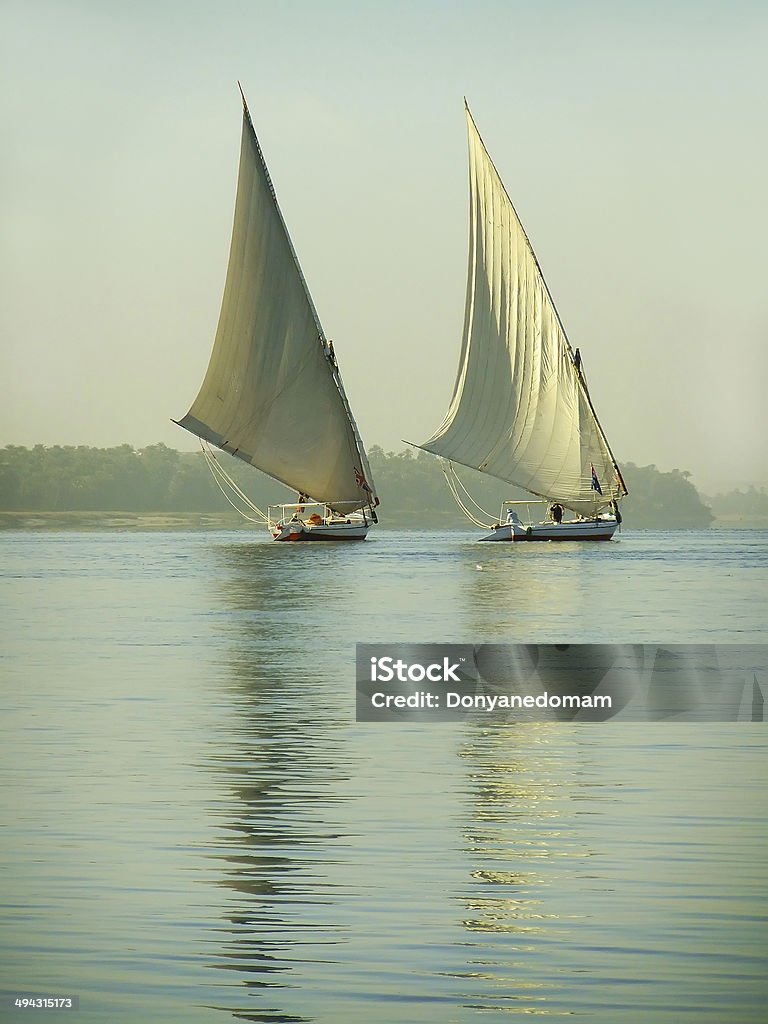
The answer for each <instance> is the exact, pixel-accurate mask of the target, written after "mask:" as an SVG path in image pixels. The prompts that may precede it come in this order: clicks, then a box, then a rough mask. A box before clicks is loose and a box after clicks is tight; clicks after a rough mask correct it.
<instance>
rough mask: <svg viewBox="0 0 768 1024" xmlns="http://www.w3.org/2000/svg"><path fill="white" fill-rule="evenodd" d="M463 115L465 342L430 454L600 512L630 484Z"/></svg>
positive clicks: (533, 263) (471, 126)
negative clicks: (466, 164) (466, 260)
mask: <svg viewBox="0 0 768 1024" xmlns="http://www.w3.org/2000/svg"><path fill="white" fill-rule="evenodd" d="M466 114H467V130H468V135H469V185H470V243H469V274H468V281H467V299H466V310H465V318H464V336H463V341H462V350H461V357H460V362H459V371H458V375H457V378H456V384H455V387H454V393H453V398H452V400H451V404H450V408H449V410H448V413H447V415H446V417H445V420H444V421H443V423H442V425H441V426H440V427H439V429H438V430H437V431H436V433H435V434H434V435H433V436H432V437H431V438H430V439H429V440H428V441H427V442H426V443H425V444H424V445H423V446H422V447H423V448H425V449H426V450H427V451H430V452H433V453H434V454H435V455H440V456H442V457H443V458H446V459H449V460H450V461H452V462H457V463H460V464H462V465H465V466H470V467H472V468H473V469H478V470H481V471H482V472H484V473H488V474H490V475H492V476H495V477H498V478H499V479H501V480H504V481H506V482H507V483H510V484H515V485H517V486H519V487H522V488H525V489H526V490H528V491H530V492H532V493H533V494H537V495H541V496H542V497H545V498H547V499H551V500H553V501H558V502H560V503H561V504H562V505H565V506H567V507H569V508H571V509H574V510H576V511H578V512H593V511H594V510H595V509H596V507H599V506H600V505H605V504H607V503H608V502H609V501H611V500H612V499H615V498H618V497H621V496H622V495H624V494H625V493H626V488H625V487H624V484H623V481H622V479H621V475H620V473H619V470H618V467H617V466H616V463H615V461H614V459H613V456H612V454H611V452H610V449H609V447H608V442H607V441H606V439H605V435H604V434H603V431H602V429H601V427H600V425H599V423H598V421H597V418H596V416H595V413H594V410H593V408H592V403H591V401H590V398H589V394H588V392H587V389H586V384H585V382H584V380H583V377H582V375H581V372H580V370H579V368H578V367H577V365H576V360H575V357H574V354H573V351H572V349H571V346H570V345H569V343H568V339H567V338H566V335H565V331H564V330H563V327H562V324H561V322H560V318H559V317H558V314H557V311H556V310H555V307H554V304H553V302H552V299H551V297H550V294H549V291H548V289H547V286H546V284H545V282H544V278H543V277H542V274H541V270H540V269H539V265H538V262H537V260H536V257H535V255H534V253H533V250H532V248H531V245H530V243H529V241H528V238H527V237H526V234H525V231H524V230H523V227H522V224H521V223H520V221H519V219H518V217H517V214H516V212H515V209H514V207H513V206H512V203H511V202H510V199H509V196H508V195H507V193H506V190H505V188H504V185H503V184H502V181H501V178H500V177H499V175H498V173H497V171H496V168H495V167H494V166H493V163H492V161H491V158H490V157H489V156H488V153H487V151H486V149H485V146H484V145H483V141H482V139H481V138H480V135H479V133H478V131H477V128H476V127H475V123H474V121H473V120H472V116H471V114H470V112H469V109H468V108H467V110H466ZM593 469H594V476H593ZM594 480H597V483H598V486H599V487H600V489H601V490H602V495H600V494H599V492H598V490H597V489H596V488H595V486H594V482H593V481H594Z"/></svg>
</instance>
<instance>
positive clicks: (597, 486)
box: [590, 463, 603, 494]
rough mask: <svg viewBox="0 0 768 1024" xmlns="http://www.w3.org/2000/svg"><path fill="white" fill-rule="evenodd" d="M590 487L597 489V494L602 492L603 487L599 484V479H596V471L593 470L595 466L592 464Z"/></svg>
mask: <svg viewBox="0 0 768 1024" xmlns="http://www.w3.org/2000/svg"><path fill="white" fill-rule="evenodd" d="M590 465H591V463H590ZM592 487H593V488H594V490H596V491H597V493H598V494H602V493H603V489H602V487H601V486H600V481H599V480H598V479H597V473H596V472H595V467H594V466H592Z"/></svg>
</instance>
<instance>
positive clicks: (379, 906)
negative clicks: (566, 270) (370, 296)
mask: <svg viewBox="0 0 768 1024" xmlns="http://www.w3.org/2000/svg"><path fill="white" fill-rule="evenodd" d="M0 574H1V575H2V595H1V597H0V600H1V601H2V607H1V608H0V634H1V635H2V647H0V652H1V660H0V670H1V671H2V684H1V687H2V688H1V690H0V704H1V706H2V717H1V718H0V761H1V762H2V769H3V786H2V791H0V823H1V824H2V831H1V833H0V843H1V844H2V846H1V847H0V866H1V867H2V874H0V887H1V893H0V905H1V912H0V920H2V937H1V938H0V974H1V975H2V977H1V978H0V990H2V993H3V997H4V999H5V1002H4V1004H3V1007H2V1010H0V1014H4V1015H5V1016H4V1018H3V1019H8V1020H29V1019H30V1017H31V1018H32V1019H41V1018H42V1019H43V1020H46V1019H49V1017H50V1014H51V1013H54V1014H55V1013H56V1011H36V1012H33V1011H28V1010H23V1011H22V1010H19V1011H16V1010H14V1008H13V1003H12V1000H10V999H9V997H11V996H14V997H15V996H16V995H41V996H77V997H79V1009H78V1010H72V1011H60V1012H58V1016H61V1015H62V1013H65V1012H66V1013H67V1014H68V1015H67V1016H66V1017H65V1019H67V1020H87V1021H103V1022H112V1021H138V1020H144V1021H147V1022H150V1024H151V1022H155V1021H158V1022H161V1021H178V1022H197V1021H210V1022H212V1024H215V1022H216V1021H225V1020H231V1019H241V1020H250V1021H261V1022H304V1021H321V1022H329V1024H334V1022H347V1021H349V1022H358V1021H364V1020H365V1021H370V1022H373V1024H400V1022H403V1024H419V1022H435V1024H450V1022H456V1024H466V1022H470V1021H473V1022H474V1021H477V1022H478V1024H479V1022H481V1021H489V1022H501V1021H508V1020H512V1019H515V1018H523V1017H527V1016H530V1015H534V1016H535V1015H539V1016H541V1017H553V1018H557V1017H574V1018H576V1019H583V1020H585V1021H588V1022H592V1021H598V1022H615V1021H617V1020H621V1021H629V1022H641V1021H642V1022H645V1021H651V1020H652V1021H654V1022H656V1021H658V1022H661V1024H667V1022H669V1024H684V1022H687V1021H690V1022H694V1021H696V1022H697V1024H700V1022H702V1021H712V1022H713V1024H715V1022H716V1024H721V1022H725V1021H728V1022H733V1024H736V1022H752V1021H755V1022H757V1021H762V1020H764V1019H765V1006H766V1004H767V1003H768V983H767V982H766V963H765V950H766V948H767V947H768V927H767V926H766V913H765V906H766V888H767V882H768V843H767V841H766V840H767V837H768V825H767V824H766V812H767V811H768V787H767V786H766V753H767V750H768V742H767V741H768V730H767V727H766V725H764V724H762V723H752V722H735V723H722V724H718V723H703V724H693V723H680V722H664V723H655V724H653V725H648V724H637V723H635V724H632V723H603V724H591V725H590V724H567V723H532V722H528V723H520V724H517V725H514V724H513V725H505V726H482V725H480V724H478V723H476V722H458V723H456V722H451V723H440V724H429V723H398V722H394V723H393V722H389V723H381V724H356V723H355V721H354V702H355V693H354V678H355V669H354V659H355V643H357V642H366V643H385V642H394V641H398V642H408V643H428V642H453V643H475V644H476V643H484V642H514V641H525V642H547V643H561V642H578V641H594V642H605V643H609V642H610V643H658V642H701V643H719V642H727V643H740V644H747V643H765V640H766V603H765V595H766V593H768V537H767V536H766V534H764V533H760V532H748V531H744V532H733V533H726V532H715V531H712V532H691V533H686V532H677V533H666V534H665V533H652V532H647V533H632V532H630V531H626V532H625V533H624V534H623V535H622V537H621V540H620V541H619V542H617V543H612V544H606V545H594V546H593V545H584V546H578V545H564V546H558V545H484V544H478V543H477V541H476V540H475V538H474V536H473V535H471V534H463V533H435V534H429V533H420V532H410V533H405V532H384V531H382V532H380V533H379V534H378V535H377V536H375V537H373V538H371V539H370V540H369V541H367V542H366V543H365V544H361V545H352V546H345V545H327V546H323V545H277V544H273V543H270V542H269V541H268V540H266V539H264V538H262V537H261V536H255V535H253V534H250V533H248V532H228V533H224V532H222V533H214V532H208V533H206V532H166V533H150V532H145V533H140V532H122V533H121V532H92V533H73V532H59V533H47V532H7V533H5V534H3V535H2V536H0Z"/></svg>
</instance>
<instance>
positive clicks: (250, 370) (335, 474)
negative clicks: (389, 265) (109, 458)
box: [179, 102, 375, 511]
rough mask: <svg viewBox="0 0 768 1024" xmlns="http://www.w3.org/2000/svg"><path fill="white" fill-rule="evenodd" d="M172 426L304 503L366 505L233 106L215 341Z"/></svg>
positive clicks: (324, 350)
mask: <svg viewBox="0 0 768 1024" xmlns="http://www.w3.org/2000/svg"><path fill="white" fill-rule="evenodd" d="M179 425H180V426H182V427H184V428H185V429H187V430H189V431H191V432H192V433H193V434H196V435H197V436H198V437H201V438H203V439H204V440H206V441H209V442H211V443H212V444H214V445H216V446H218V447H219V448H222V449H224V450H225V451H227V452H229V453H231V454H232V455H236V456H237V457H238V458H240V459H243V460H244V461H245V462H248V463H250V464H251V465H253V466H255V467H256V468H257V469H260V470H262V471H263V472H264V473H267V474H268V475H269V476H271V477H273V478H274V479H276V480H279V481H281V482H282V483H284V484H287V485H288V486H289V487H291V488H293V489H294V490H296V491H298V492H301V493H303V494H305V495H307V496H308V497H310V498H312V499H314V500H315V501H319V502H326V503H332V504H334V505H340V506H342V508H343V509H344V510H345V511H352V510H354V509H355V508H362V507H363V506H366V505H370V504H372V503H373V502H374V501H375V496H374V494H373V481H372V480H371V473H370V468H369V466H368V462H367V459H366V455H365V450H364V448H363V445H362V442H361V441H360V437H359V434H358V431H357V427H356V425H355V422H354V419H353V417H352V414H351V411H350V409H349V405H348V403H347V399H346V396H345V394H344V388H343V386H342V383H341V378H340V376H339V373H338V369H337V368H336V363H335V357H334V355H333V350H332V346H330V345H329V344H328V342H327V341H326V338H325V335H324V333H323V329H322V326H321V325H320V321H319V319H318V316H317V313H316V311H315V307H314V305H313V303H312V299H311V297H310V294H309V291H308V289H307V286H306V282H305V280H304V277H303V275H302V272H301V268H300V267H299V264H298V260H297V259H296V254H295V252H294V249H293V245H292V244H291V240H290V237H289V235H288V231H287V229H286V226H285V223H284V221H283V217H282V214H281V212H280V209H279V207H278V205H277V200H276V198H275V192H274V189H273V186H272V182H271V180H270V177H269V172H268V171H267V166H266V163H265V162H264V157H263V155H262V152H261V148H260V146H259V143H258V140H257V138H256V133H255V131H254V129H253V124H252V123H251V118H250V115H249V113H248V110H247V108H246V107H245V102H244V109H243V130H242V141H241V148H240V168H239V176H238V184H237V199H236V203H235V217H234V225H233V229H232V243H231V248H230V254H229V266H228V269H227V278H226V283H225V286H224V297H223V300H222V305H221V313H220V316H219V325H218V329H217V331H216V340H215V343H214V347H213V352H212V354H211V359H210V363H209V365H208V371H207V373H206V375H205V379H204V381H203V384H202V387H201V389H200V393H199V394H198V396H197V398H196V399H195V401H194V403H193V405H192V408H191V409H190V411H189V412H188V413H187V415H186V416H185V417H184V418H183V419H182V420H181V421H179ZM342 503H343V504H342Z"/></svg>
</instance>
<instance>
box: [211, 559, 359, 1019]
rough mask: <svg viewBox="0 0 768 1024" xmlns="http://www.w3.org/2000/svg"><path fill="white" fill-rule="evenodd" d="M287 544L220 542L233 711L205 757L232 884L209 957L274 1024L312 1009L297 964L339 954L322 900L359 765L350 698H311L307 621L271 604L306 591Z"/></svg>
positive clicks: (244, 1006)
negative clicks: (291, 993)
mask: <svg viewBox="0 0 768 1024" xmlns="http://www.w3.org/2000/svg"><path fill="white" fill-rule="evenodd" d="M286 554H287V551H286V549H285V548H282V547H280V546H278V545H270V544H264V543H260V544H252V545H243V544H233V545H231V546H222V547H221V548H220V549H219V555H220V559H221V560H222V562H223V563H224V567H225V569H226V583H225V584H221V592H220V595H219V596H220V598H221V604H222V607H223V608H224V609H225V614H224V616H223V618H224V622H223V634H222V640H223V644H222V656H223V659H224V661H225V662H226V668H227V677H226V679H227V681H226V682H225V684H224V688H223V694H222V699H223V700H224V701H225V702H226V703H227V704H228V705H229V706H230V707H231V708H232V709H233V714H232V715H231V717H230V718H229V719H228V726H227V732H226V734H225V735H221V736H212V737H211V745H210V748H209V753H208V755H207V758H206V763H205V768H206V770H207V771H209V772H211V773H213V774H214V775H215V776H216V777H218V779H219V781H220V793H221V798H220V802H219V804H220V806H219V807H218V808H217V810H218V813H219V815H220V816H221V826H220V830H219V831H218V842H217V844H216V846H215V847H214V849H212V850H211V856H212V858H213V859H214V861H215V862H216V864H217V865H218V870H219V873H220V884H221V886H222V887H223V889H224V890H225V891H226V890H229V896H228V897H226V898H225V899H224V901H223V907H224V909H223V915H224V921H223V924H222V946H221V950H220V951H219V952H218V954H217V955H216V956H215V957H214V959H213V962H212V963H211V966H212V967H216V968H219V969H222V970H224V971H229V972H232V971H234V972H236V974H235V975H234V977H235V979H239V983H238V984H236V986H235V988H234V991H233V992H232V990H231V989H230V992H232V995H233V996H234V999H235V1001H236V1004H237V1006H236V1008H233V1007H232V1006H231V1005H228V1006H221V1007H220V1009H222V1010H229V1012H232V1013H234V1016H235V1017H237V1018H238V1019H243V1020H254V1021H262V1022H265V1021H269V1022H275V1024H278V1022H280V1024H283V1022H302V1021H308V1020H312V1019H314V1017H313V1015H312V1014H311V1013H309V1012H308V1014H307V1015H306V1016H305V1015H304V1013H303V1009H304V1007H302V1006H301V1005H299V1006H298V1007H296V1006H295V1003H296V1001H295V999H287V998H286V990H290V989H292V988H295V986H296V982H295V981H294V980H292V976H293V975H294V974H295V973H296V972H298V973H299V974H301V975H306V973H307V971H309V972H310V973H311V972H312V970H313V969H314V968H313V967H310V962H311V961H312V960H313V959H314V955H316V953H317V950H318V949H321V950H324V952H323V953H322V957H323V958H327V959H329V960H330V959H333V957H334V953H333V948H334V946H335V945H336V944H337V943H338V942H339V941H342V938H343V937H342V935H341V934H340V932H341V925H340V924H339V923H338V922H336V921H334V920H333V915H329V914H328V913H327V912H326V908H327V906H328V905H329V904H331V903H333V902H334V901H336V900H338V898H339V894H338V893H336V892H334V885H333V883H332V882H330V881H329V879H328V867H329V864H330V863H331V862H332V861H333V860H334V859H335V857H336V856H337V853H336V851H337V848H338V846H339V845H343V839H344V837H343V836H341V835H339V833H338V832H337V831H335V830H334V828H333V827H332V826H331V825H329V824H328V822H332V821H333V818H334V815H333V813H332V810H331V807H330V805H331V804H333V803H334V802H335V801H337V800H338V799H339V793H340V792H343V791H344V790H345V789H346V788H347V786H346V783H347V781H348V778H349V771H350V768H351V767H352V765H353V759H352V758H351V757H350V755H349V752H348V751H345V750H344V736H343V733H342V732H340V730H339V728H338V727H339V726H340V725H341V724H342V717H343V706H340V705H339V704H334V703H333V701H332V700H320V699H317V700H315V699H309V700H308V699H307V698H308V688H309V686H310V685H311V684H312V683H313V681H314V678H315V673H316V672H317V671H318V665H317V654H316V653H314V654H312V655H310V653H309V650H308V648H307V645H306V642H305V634H303V633H302V631H301V630H299V629H296V630H292V629H291V628H290V623H286V621H285V618H284V617H278V616H275V615H274V613H273V606H274V594H275V587H277V586H280V587H281V588H282V590H283V594H284V596H285V597H286V605H285V606H286V607H287V606H288V605H289V604H290V602H292V601H293V602H294V603H295V607H296V608H297V609H298V608H300V607H301V605H302V604H303V603H307V602H308V601H309V600H310V596H309V595H308V594H307V592H306V588H304V587H303V586H302V585H301V581H300V580H299V579H298V578H296V577H295V576H293V577H291V576H290V574H288V575H286V574H284V573H283V572H282V568H281V567H282V562H283V557H285V555H286ZM297 614H298V613H297ZM286 627H288V628H286ZM308 946H309V947H310V948H311V949H312V950H313V951H314V954H313V955H309V954H308V953H307V947H308ZM241 986H242V989H244V992H243V991H242V989H241ZM244 996H245V998H244Z"/></svg>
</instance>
